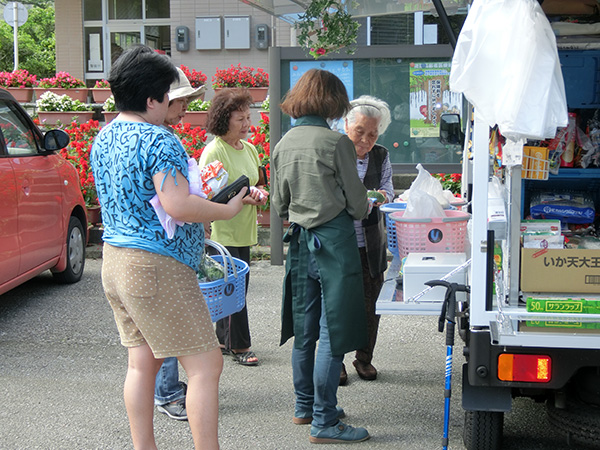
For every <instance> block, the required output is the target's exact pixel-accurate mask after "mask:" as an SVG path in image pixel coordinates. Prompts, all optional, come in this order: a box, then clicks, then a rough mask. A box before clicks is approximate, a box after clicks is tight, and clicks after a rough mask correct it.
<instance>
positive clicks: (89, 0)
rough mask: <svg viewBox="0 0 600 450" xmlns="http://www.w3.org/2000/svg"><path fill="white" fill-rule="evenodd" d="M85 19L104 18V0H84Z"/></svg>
mask: <svg viewBox="0 0 600 450" xmlns="http://www.w3.org/2000/svg"><path fill="white" fill-rule="evenodd" d="M83 20H102V0H83Z"/></svg>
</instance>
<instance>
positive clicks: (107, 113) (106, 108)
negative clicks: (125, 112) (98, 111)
mask: <svg viewBox="0 0 600 450" xmlns="http://www.w3.org/2000/svg"><path fill="white" fill-rule="evenodd" d="M102 114H104V120H105V121H106V123H108V122H110V121H111V120H113V119H114V118H115V117H117V116H118V115H119V111H117V107H116V105H115V98H114V97H113V96H112V95H111V96H109V97H108V98H107V99H106V100H105V101H104V103H103V105H102Z"/></svg>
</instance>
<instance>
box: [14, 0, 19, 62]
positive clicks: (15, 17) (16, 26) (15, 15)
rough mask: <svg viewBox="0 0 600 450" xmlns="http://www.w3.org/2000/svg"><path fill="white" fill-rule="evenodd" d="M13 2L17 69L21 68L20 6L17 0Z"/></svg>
mask: <svg viewBox="0 0 600 450" xmlns="http://www.w3.org/2000/svg"><path fill="white" fill-rule="evenodd" d="M12 3H13V35H14V48H15V58H14V62H15V68H14V69H13V71H14V70H17V69H18V68H19V40H18V32H19V8H18V6H19V5H18V3H17V2H12Z"/></svg>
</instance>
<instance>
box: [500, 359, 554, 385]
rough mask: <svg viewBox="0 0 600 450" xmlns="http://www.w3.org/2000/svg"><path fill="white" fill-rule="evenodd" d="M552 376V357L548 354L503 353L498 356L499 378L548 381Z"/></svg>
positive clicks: (537, 381) (503, 379) (530, 381)
mask: <svg viewBox="0 0 600 450" xmlns="http://www.w3.org/2000/svg"><path fill="white" fill-rule="evenodd" d="M551 377H552V358H550V357H549V356H547V355H521V354H515V353H503V354H501V355H500V356H498V379H500V380H501V381H524V382H529V383H548V382H549V381H550V378H551Z"/></svg>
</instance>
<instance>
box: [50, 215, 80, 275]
mask: <svg viewBox="0 0 600 450" xmlns="http://www.w3.org/2000/svg"><path fill="white" fill-rule="evenodd" d="M84 265H85V234H84V232H83V225H82V224H81V222H80V221H79V219H78V218H77V217H71V219H70V220H69V230H68V232H67V267H66V268H65V270H63V271H62V272H53V273H52V276H53V277H54V279H55V280H56V281H58V282H59V283H76V282H77V281H79V280H80V279H81V276H82V275H83V267H84Z"/></svg>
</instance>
